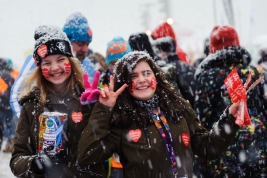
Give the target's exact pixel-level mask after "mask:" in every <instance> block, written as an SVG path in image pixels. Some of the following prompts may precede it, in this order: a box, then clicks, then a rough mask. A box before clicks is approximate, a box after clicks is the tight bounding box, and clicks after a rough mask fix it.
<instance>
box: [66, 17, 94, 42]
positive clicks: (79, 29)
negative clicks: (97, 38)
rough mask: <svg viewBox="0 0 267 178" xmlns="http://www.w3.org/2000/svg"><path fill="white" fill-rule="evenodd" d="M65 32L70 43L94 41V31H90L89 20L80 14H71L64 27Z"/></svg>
mask: <svg viewBox="0 0 267 178" xmlns="http://www.w3.org/2000/svg"><path fill="white" fill-rule="evenodd" d="M63 31H64V32H65V33H66V34H67V36H68V38H69V40H70V42H78V41H85V42H89V43H90V42H91V41H92V36H93V34H92V30H91V29H90V27H89V25H88V22H87V19H86V18H85V16H83V15H82V14H81V13H80V12H76V13H73V14H71V15H70V16H69V17H68V18H67V20H66V22H65V25H64V27H63Z"/></svg>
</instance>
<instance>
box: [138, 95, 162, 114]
mask: <svg viewBox="0 0 267 178" xmlns="http://www.w3.org/2000/svg"><path fill="white" fill-rule="evenodd" d="M134 102H135V103H136V104H137V105H138V106H140V107H141V108H146V109H148V110H149V111H151V110H152V109H153V108H157V107H158V105H159V96H158V95H157V94H154V95H153V97H152V98H150V99H148V100H145V101H141V100H136V99H134Z"/></svg>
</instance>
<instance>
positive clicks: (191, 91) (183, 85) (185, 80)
mask: <svg viewBox="0 0 267 178" xmlns="http://www.w3.org/2000/svg"><path fill="white" fill-rule="evenodd" d="M165 61H166V62H167V64H171V65H173V66H174V68H175V75H172V76H170V77H167V80H168V78H170V79H169V80H168V81H171V83H173V82H172V81H175V87H177V88H178V90H179V93H180V94H181V95H182V96H183V98H185V99H186V100H188V101H189V102H190V104H191V106H194V101H195V89H196V82H195V78H194V74H195V70H196V69H195V68H194V67H193V66H190V65H189V64H186V63H184V62H182V61H180V60H179V57H178V55H176V54H174V55H169V56H168V57H167V58H166V59H165Z"/></svg>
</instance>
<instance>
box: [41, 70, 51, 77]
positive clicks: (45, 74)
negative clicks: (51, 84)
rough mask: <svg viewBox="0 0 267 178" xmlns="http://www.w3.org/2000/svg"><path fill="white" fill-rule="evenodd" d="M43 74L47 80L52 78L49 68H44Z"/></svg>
mask: <svg viewBox="0 0 267 178" xmlns="http://www.w3.org/2000/svg"><path fill="white" fill-rule="evenodd" d="M42 74H43V76H44V77H45V78H46V79H47V78H49V76H50V73H49V70H48V69H47V68H42Z"/></svg>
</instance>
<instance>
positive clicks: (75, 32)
mask: <svg viewBox="0 0 267 178" xmlns="http://www.w3.org/2000/svg"><path fill="white" fill-rule="evenodd" d="M63 31H64V32H65V33H66V34H67V36H68V38H69V40H70V41H71V45H72V49H73V52H74V54H73V55H74V57H76V58H77V59H79V60H80V61H81V63H82V67H83V69H84V71H85V72H86V73H88V74H89V78H90V82H92V79H93V78H92V77H93V76H94V75H95V70H94V66H93V64H92V63H91V61H90V60H89V59H88V58H87V57H86V54H87V51H88V46H89V44H90V43H91V42H92V37H93V35H92V30H91V28H90V27H89V25H88V22H87V19H86V18H85V17H84V16H83V15H82V14H81V13H78V12H76V13H73V14H71V15H69V17H67V20H66V22H65V24H64V27H63ZM35 68H36V65H35V63H34V59H33V56H32V55H29V56H28V57H27V58H26V60H25V61H24V64H23V66H22V68H21V70H20V73H19V76H18V78H17V80H16V81H15V83H14V85H13V87H12V89H11V95H10V105H11V108H12V111H13V113H14V114H15V116H16V117H17V119H18V118H19V115H20V109H21V106H20V104H19V103H18V92H19V91H20V85H21V82H22V80H23V79H24V77H25V76H26V75H27V74H28V73H29V72H30V71H32V70H33V69H35Z"/></svg>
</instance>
